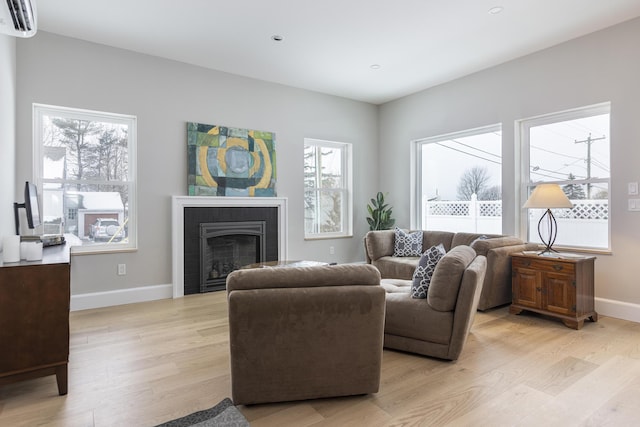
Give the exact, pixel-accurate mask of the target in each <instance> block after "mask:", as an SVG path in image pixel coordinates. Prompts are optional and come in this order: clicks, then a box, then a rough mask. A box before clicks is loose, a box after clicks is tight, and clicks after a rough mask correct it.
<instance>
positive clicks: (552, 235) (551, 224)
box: [538, 209, 558, 256]
mask: <svg viewBox="0 0 640 427" xmlns="http://www.w3.org/2000/svg"><path fill="white" fill-rule="evenodd" d="M545 218H546V219H547V228H548V230H549V237H548V239H545V238H544V237H542V228H543V227H542V223H543V221H544V219H545ZM557 235H558V223H557V222H556V217H555V216H553V213H552V212H551V209H547V211H546V212H545V213H544V214H542V216H541V217H540V221H538V236H540V241H541V242H542V243H544V245H545V248H544V250H543V251H542V252H540V253H538V255H542V256H544V255H545V254H549V255H551V254H553V253H554V252H556V253H557V252H558V251H556V250H555V249H553V248H552V246H553V244H554V242H555V241H556V236H557Z"/></svg>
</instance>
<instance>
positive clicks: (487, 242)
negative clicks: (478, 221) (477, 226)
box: [471, 236, 524, 256]
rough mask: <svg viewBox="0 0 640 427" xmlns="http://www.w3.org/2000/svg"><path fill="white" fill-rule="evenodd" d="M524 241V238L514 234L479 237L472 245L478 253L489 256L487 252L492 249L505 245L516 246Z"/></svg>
mask: <svg viewBox="0 0 640 427" xmlns="http://www.w3.org/2000/svg"><path fill="white" fill-rule="evenodd" d="M523 243H524V242H523V241H522V239H519V238H518V237H514V236H504V237H493V238H490V239H477V240H475V241H474V242H473V243H472V244H471V247H472V248H473V249H474V250H475V251H476V253H477V254H478V255H484V256H487V252H489V251H490V250H492V249H495V248H500V247H503V246H515V245H522V244H523Z"/></svg>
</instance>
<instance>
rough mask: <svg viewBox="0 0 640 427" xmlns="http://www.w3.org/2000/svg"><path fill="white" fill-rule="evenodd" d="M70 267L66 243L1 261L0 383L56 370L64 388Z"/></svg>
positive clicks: (61, 390)
mask: <svg viewBox="0 0 640 427" xmlns="http://www.w3.org/2000/svg"><path fill="white" fill-rule="evenodd" d="M70 267H71V266H70V257H69V248H68V247H67V246H66V245H63V246H54V247H49V248H45V249H44V254H43V259H42V261H31V262H26V261H21V262H16V263H4V264H3V263H0V385H1V384H4V383H9V382H14V381H20V380H25V379H30V378H36V377H41V376H46V375H54V374H55V375H56V380H57V383H58V393H59V394H61V395H63V394H67V364H68V361H69V298H70V284H69V281H70Z"/></svg>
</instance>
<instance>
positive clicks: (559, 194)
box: [523, 184, 573, 209]
mask: <svg viewBox="0 0 640 427" xmlns="http://www.w3.org/2000/svg"><path fill="white" fill-rule="evenodd" d="M572 207H573V204H572V203H571V202H570V201H569V199H568V198H567V195H566V194H564V191H562V188H560V186H559V185H558V184H539V185H537V186H536V188H535V189H534V190H533V192H532V193H531V195H530V196H529V199H528V200H527V202H526V203H525V204H524V206H523V208H542V209H550V208H572Z"/></svg>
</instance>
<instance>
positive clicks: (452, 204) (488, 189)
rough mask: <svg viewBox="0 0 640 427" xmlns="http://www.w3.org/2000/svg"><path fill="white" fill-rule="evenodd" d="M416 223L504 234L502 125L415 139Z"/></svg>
mask: <svg viewBox="0 0 640 427" xmlns="http://www.w3.org/2000/svg"><path fill="white" fill-rule="evenodd" d="M413 157H414V159H413V160H414V161H413V165H414V169H413V171H412V175H413V179H412V182H414V183H415V188H414V189H413V191H412V194H413V197H412V202H411V203H412V212H413V218H412V221H411V222H412V228H416V229H422V230H442V231H455V232H458V231H466V232H472V233H487V234H500V233H502V131H501V127H500V125H494V126H487V127H482V128H477V129H471V130H467V131H463V132H455V133H450V134H446V135H440V136H435V137H430V138H425V139H420V140H417V141H413Z"/></svg>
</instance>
